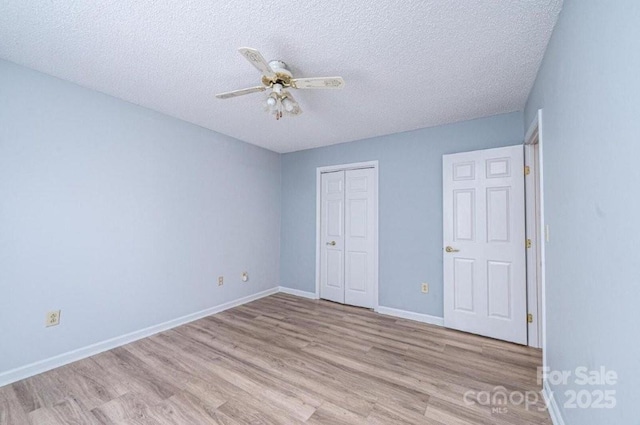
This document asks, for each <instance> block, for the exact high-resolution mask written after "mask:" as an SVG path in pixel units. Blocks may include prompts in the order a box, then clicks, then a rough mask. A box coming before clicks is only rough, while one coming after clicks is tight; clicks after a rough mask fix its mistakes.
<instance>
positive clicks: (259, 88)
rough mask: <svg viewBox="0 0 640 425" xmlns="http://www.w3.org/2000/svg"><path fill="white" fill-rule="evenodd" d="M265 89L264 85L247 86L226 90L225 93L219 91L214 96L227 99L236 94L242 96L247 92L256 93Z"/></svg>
mask: <svg viewBox="0 0 640 425" xmlns="http://www.w3.org/2000/svg"><path fill="white" fill-rule="evenodd" d="M266 89H267V88H266V87H265V86H256V87H249V88H248V89H241V90H234V91H228V92H226V93H220V94H217V95H216V97H217V98H218V99H229V98H231V97H238V96H243V95H245V94H249V93H257V92H259V91H265V90H266Z"/></svg>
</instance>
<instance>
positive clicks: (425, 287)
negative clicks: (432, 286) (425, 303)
mask: <svg viewBox="0 0 640 425" xmlns="http://www.w3.org/2000/svg"><path fill="white" fill-rule="evenodd" d="M421 289H422V293H423V294H428V293H429V284H428V283H423V284H422V288H421Z"/></svg>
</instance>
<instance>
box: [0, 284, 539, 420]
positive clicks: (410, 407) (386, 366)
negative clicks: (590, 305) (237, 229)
mask: <svg viewBox="0 0 640 425" xmlns="http://www.w3.org/2000/svg"><path fill="white" fill-rule="evenodd" d="M540 362H541V354H540V351H539V350H533V349H530V348H526V347H521V346H517V345H512V344H508V343H504V342H500V341H495V340H492V339H487V338H483V337H479V336H474V335H469V334H465V333H461V332H457V331H452V330H447V329H444V328H440V327H437V326H431V325H425V324H421V323H417V322H412V321H409V320H403V319H397V318H393V317H389V316H383V315H379V314H376V313H373V312H371V311H369V310H364V309H360V308H355V307H349V306H343V305H340V304H335V303H331V302H327V301H313V300H307V299H303V298H298V297H294V296H290V295H284V294H276V295H272V296H270V297H267V298H263V299H260V300H258V301H254V302H252V303H249V304H246V305H244V306H240V307H236V308H233V309H231V310H227V311H225V312H222V313H219V314H216V315H213V316H209V317H206V318H204V319H201V320H198V321H195V322H192V323H190V324H187V325H183V326H180V327H178V328H175V329H172V330H170V331H166V332H163V333H160V334H157V335H154V336H152V337H149V338H145V339H142V340H140V341H137V342H134V343H131V344H128V345H125V346H123V347H119V348H116V349H113V350H110V351H107V352H104V353H101V354H98V355H96V356H93V357H90V358H87V359H84V360H81V361H78V362H76V363H72V364H70V365H67V366H64V367H61V368H58V369H55V370H52V371H49V372H46V373H43V374H41V375H37V376H34V377H31V378H28V379H25V380H23V381H19V382H16V383H14V384H12V385H8V386H5V387H2V388H0V424H1V425H5V424H11V425H23V424H52V425H53V424H55V425H58V424H65V425H67V424H81V425H92V424H145V425H146V424H148V425H152V424H153V425H158V424H161V425H164V424H331V425H334V424H335V425H338V424H381V425H391V424H436V425H438V424H443V425H458V424H483V425H493V424H496V425H503V424H516V425H524V424H527V425H530V424H532V425H539V424H545V425H547V424H551V421H550V420H549V417H548V414H547V412H546V411H539V410H538V408H539V407H541V406H543V404H544V403H543V402H542V400H541V401H540V402H539V403H538V405H537V406H531V407H530V408H529V409H525V408H524V406H523V405H520V406H517V405H515V404H508V405H506V406H505V405H500V406H497V407H501V408H502V409H501V410H499V411H498V410H494V411H492V408H491V406H484V405H479V404H478V403H476V404H473V405H468V404H467V403H465V399H464V395H465V393H466V392H467V391H473V392H474V393H473V394H471V395H470V396H468V397H467V400H474V397H475V396H474V394H478V393H480V392H481V391H488V392H491V394H493V391H494V388H496V387H500V386H502V387H504V388H505V391H517V392H521V393H524V392H526V391H539V390H540V389H539V386H538V385H537V383H536V367H537V366H538V365H539V364H540ZM480 394H485V393H480ZM482 397H483V396H482V395H481V396H480V397H475V398H477V399H478V400H479V401H480V400H483V398H482ZM514 400H515V401H516V402H517V401H518V400H519V398H518V397H515V398H514ZM485 403H486V402H485ZM505 409H506V410H505Z"/></svg>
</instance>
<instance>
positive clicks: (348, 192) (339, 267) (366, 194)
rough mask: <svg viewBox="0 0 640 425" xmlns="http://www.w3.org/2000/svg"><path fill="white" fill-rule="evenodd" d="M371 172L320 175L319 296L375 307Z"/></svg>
mask: <svg viewBox="0 0 640 425" xmlns="http://www.w3.org/2000/svg"><path fill="white" fill-rule="evenodd" d="M375 184H376V182H375V170H374V169H373V168H363V169H354V170H343V171H335V172H328V173H323V174H322V175H321V197H320V203H321V206H320V214H321V217H320V273H319V275H320V298H324V299H327V300H331V301H336V302H339V303H346V304H350V305H355V306H359V307H367V308H374V307H375V279H376V276H375V274H376V259H375V255H377V251H376V249H375V244H376V237H375V236H376V235H375V232H376V225H375V218H376V216H375V214H376V202H375V196H376V190H375Z"/></svg>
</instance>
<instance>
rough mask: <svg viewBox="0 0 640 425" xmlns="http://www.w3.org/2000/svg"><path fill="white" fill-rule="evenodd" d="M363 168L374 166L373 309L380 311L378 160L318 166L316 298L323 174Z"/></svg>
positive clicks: (317, 293) (317, 297)
mask: <svg viewBox="0 0 640 425" xmlns="http://www.w3.org/2000/svg"><path fill="white" fill-rule="evenodd" d="M362 168H373V217H374V219H373V227H374V230H375V234H374V235H373V260H374V262H375V264H374V267H373V269H374V273H373V297H374V303H373V310H374V311H378V307H379V305H380V304H379V302H378V264H379V261H378V161H377V160H376V161H366V162H354V163H351V164H339V165H327V166H323V167H317V168H316V292H315V298H316V299H319V298H320V253H321V249H322V247H321V246H320V242H321V241H320V239H321V229H320V226H321V221H322V198H321V196H322V174H323V173H331V172H335V171H347V170H358V169H362Z"/></svg>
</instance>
